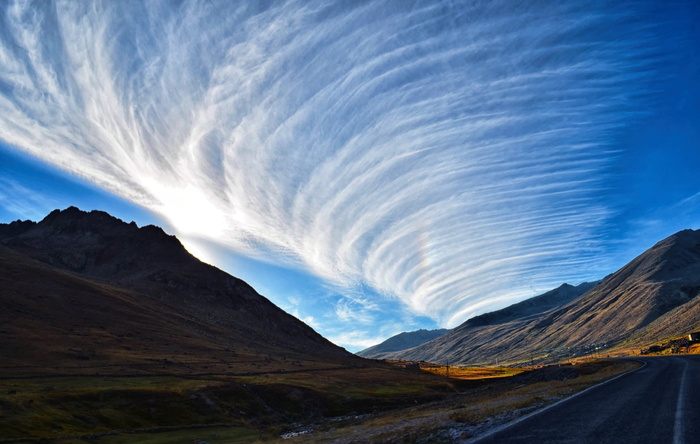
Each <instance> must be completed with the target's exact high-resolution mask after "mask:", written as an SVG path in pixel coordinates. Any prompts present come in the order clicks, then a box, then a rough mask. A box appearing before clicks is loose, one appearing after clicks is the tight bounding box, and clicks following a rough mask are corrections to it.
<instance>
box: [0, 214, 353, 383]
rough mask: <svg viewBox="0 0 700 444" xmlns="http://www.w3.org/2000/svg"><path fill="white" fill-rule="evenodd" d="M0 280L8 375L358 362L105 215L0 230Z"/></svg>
mask: <svg viewBox="0 0 700 444" xmlns="http://www.w3.org/2000/svg"><path fill="white" fill-rule="evenodd" d="M0 282H2V285H0V350H3V351H9V352H8V353H3V355H4V356H3V360H4V363H3V364H1V366H3V367H5V368H9V367H11V366H19V367H32V366H40V367H42V368H44V369H51V370H52V371H60V369H61V368H66V367H75V366H90V368H92V369H95V368H97V367H99V366H103V367H105V368H108V367H109V366H115V365H118V366H122V368H123V367H124V366H131V367H133V366H141V367H140V368H145V367H148V366H151V367H153V368H155V367H158V368H161V367H163V365H166V366H168V365H186V366H190V367H197V366H199V367H200V368H208V369H210V370H211V369H213V368H215V367H216V368H218V369H229V370H230V369H231V366H233V365H236V366H238V367H237V369H238V370H250V369H252V368H254V367H256V366H260V365H261V364H260V362H268V363H269V362H271V361H280V362H283V361H289V362H291V361H293V360H297V361H298V360H300V359H303V360H310V359H311V360H317V361H319V362H339V361H348V362H355V361H359V360H360V358H356V357H354V355H352V354H350V353H349V352H347V351H345V350H344V349H342V348H340V347H337V346H336V345H334V344H332V343H331V342H329V341H328V340H326V339H325V338H323V337H322V336H321V335H319V334H318V333H316V332H315V331H314V330H313V329H311V328H310V327H308V326H307V325H306V324H304V323H303V322H301V321H299V320H298V319H297V318H295V317H293V316H291V315H289V314H287V313H285V312H284V311H282V310H281V309H279V308H278V307H276V306H275V305H274V304H272V303H271V302H270V301H269V300H267V299H266V298H265V297H263V296H261V295H259V294H258V293H257V292H256V291H255V290H254V289H253V288H252V287H250V286H249V285H248V284H246V283H245V282H243V281H242V280H240V279H237V278H235V277H233V276H230V275H228V274H227V273H225V272H223V271H221V270H219V269H218V268H215V267H213V266H211V265H208V264H205V263H203V262H201V261H199V260H198V259H196V258H195V257H193V256H192V255H190V254H189V253H188V252H187V251H186V250H185V248H184V247H183V246H182V245H181V244H180V242H179V241H178V240H177V238H175V237H174V236H169V235H167V234H166V233H165V232H163V230H162V229H160V228H158V227H155V226H145V227H141V228H139V227H137V226H136V224H135V223H133V222H132V223H125V222H123V221H121V220H119V219H117V218H115V217H112V216H110V215H109V214H107V213H104V212H101V211H92V212H89V213H88V212H83V211H81V210H79V209H77V208H74V207H71V208H68V209H66V210H63V211H59V210H56V211H53V212H51V213H50V214H49V215H48V216H46V218H44V219H43V220H42V221H40V222H38V223H36V222H31V221H16V222H12V223H10V224H0ZM280 365H281V366H282V365H283V364H280Z"/></svg>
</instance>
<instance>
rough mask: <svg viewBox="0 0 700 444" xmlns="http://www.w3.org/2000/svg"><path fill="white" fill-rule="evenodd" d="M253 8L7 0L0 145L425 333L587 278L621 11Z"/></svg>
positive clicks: (620, 107)
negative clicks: (297, 270) (307, 274)
mask: <svg viewBox="0 0 700 444" xmlns="http://www.w3.org/2000/svg"><path fill="white" fill-rule="evenodd" d="M258 3H259V2H198V1H191V2H184V3H182V4H180V5H172V4H171V3H170V2H159V1H148V2H138V1H125V2H108V1H105V2H100V1H97V2H69V1H65V2H63V1H58V2H56V3H55V4H52V3H48V2H40V3H38V4H29V3H26V2H21V1H11V2H5V3H4V4H3V6H0V11H1V12H2V18H1V19H0V20H1V21H0V29H2V31H1V32H0V66H1V67H2V68H0V113H1V114H2V116H3V118H2V119H1V120H0V138H1V139H2V140H3V141H5V142H6V143H9V144H12V145H14V146H17V147H19V148H21V149H22V150H25V151H26V152H28V153H31V154H33V155H34V156H37V157H39V158H41V159H44V160H46V161H48V162H50V163H52V164H54V165H56V166H58V167H60V168H63V169H65V170H67V171H70V172H72V173H74V174H77V175H79V176H80V177H83V178H85V179H87V180H89V181H91V182H93V183H95V184H97V185H98V186H100V187H103V188H105V189H107V190H110V191H112V192H114V193H116V194H118V195H120V196H123V197H125V198H127V199H129V200H131V201H133V202H135V203H137V204H139V205H142V206H145V207H148V208H150V209H152V210H153V211H155V212H157V213H159V214H161V215H162V216H163V217H165V218H166V219H167V220H168V221H169V222H170V223H171V224H172V226H173V227H175V229H176V230H177V231H178V232H179V233H181V234H184V235H190V236H193V237H202V238H208V239H210V240H214V241H216V242H219V243H221V244H223V245H226V246H228V247H230V248H232V249H234V250H236V251H238V252H243V253H245V254H248V255H251V256H256V257H267V258H268V259H270V260H289V261H295V262H297V263H300V264H302V265H303V266H304V267H306V268H307V269H308V270H310V271H311V272H312V273H314V274H316V275H317V276H320V277H321V278H323V279H325V280H327V281H328V282H331V283H332V284H333V285H336V286H340V287H343V288H346V289H354V288H358V286H360V287H361V286H363V285H364V286H367V287H370V288H372V289H373V290H374V291H375V292H376V294H379V295H381V297H383V298H387V299H391V300H397V301H400V302H401V303H402V304H404V305H405V306H406V307H409V308H410V310H412V312H413V313H415V314H418V315H426V316H429V317H431V318H432V319H435V320H437V321H438V322H439V323H441V324H443V325H448V326H454V325H456V324H458V323H459V322H461V321H464V320H465V319H466V318H467V317H468V316H470V315H474V314H477V313H479V312H482V311H488V309H493V308H494V307H497V306H500V305H503V304H505V303H507V302H510V301H515V300H517V299H518V298H522V297H525V296H531V295H533V294H535V292H536V291H541V290H546V289H549V288H552V287H554V286H556V285H558V284H559V283H561V282H562V281H564V280H576V279H577V278H579V277H581V272H580V271H579V270H581V269H585V270H587V273H589V274H590V273H591V270H594V271H595V270H598V271H600V272H601V274H602V273H603V271H605V272H607V271H609V270H605V269H604V264H600V263H599V262H597V259H596V258H597V255H598V254H599V253H600V252H601V251H603V250H604V249H605V245H604V236H603V234H604V232H605V230H606V222H607V221H608V220H609V218H610V217H611V215H612V214H614V211H615V208H614V203H613V202H610V201H609V200H606V199H607V198H606V196H607V195H606V192H607V189H608V186H609V184H608V182H607V174H608V170H607V168H608V167H609V165H610V162H611V161H612V160H613V159H614V157H615V155H616V153H615V150H614V149H613V143H612V141H613V139H614V136H615V134H616V131H618V130H619V129H620V128H622V127H623V126H624V125H625V121H626V120H627V119H630V118H633V116H634V115H635V114H636V113H638V112H639V110H640V109H643V108H644V106H645V104H646V102H645V100H646V99H645V94H647V93H648V92H649V89H650V85H649V83H650V80H649V79H648V78H649V77H651V74H650V73H651V72H652V67H653V62H654V60H655V59H654V57H655V55H654V50H655V49H654V45H653V43H652V41H651V37H650V36H651V35H652V31H651V30H650V29H649V26H638V25H639V23H637V22H636V21H635V20H636V19H635V17H636V15H635V12H636V10H635V7H641V6H637V3H636V2H629V3H628V2H621V3H620V4H616V5H610V4H606V5H597V4H591V5H580V6H573V4H561V3H555V2H552V3H551V4H547V5H544V4H542V3H539V2H535V3H533V4H531V5H528V4H521V5H513V4H512V2H506V1H495V2H472V3H470V4H469V5H459V4H455V5H453V4H450V3H448V2H444V3H443V2H425V3H418V4H416V5H413V6H409V4H408V3H407V2H400V1H399V2H392V1H386V2H368V3H350V4H348V3H346V2H336V3H329V2H325V1H323V2H309V1H299V2H297V1H291V0H290V1H285V2H277V3H274V4H272V5H270V6H261V5H259V4H258ZM545 3H547V2H545ZM586 277H590V276H586ZM336 313H337V315H338V316H339V317H340V318H341V319H347V320H357V319H356V318H357V316H369V315H368V314H367V313H369V311H362V310H360V311H358V310H356V309H354V308H353V305H352V304H351V303H349V302H343V303H339V304H338V305H336ZM362 319H364V320H367V319H369V318H367V317H364V318H362ZM316 322H318V319H316Z"/></svg>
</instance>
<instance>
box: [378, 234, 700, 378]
mask: <svg viewBox="0 0 700 444" xmlns="http://www.w3.org/2000/svg"><path fill="white" fill-rule="evenodd" d="M698 294H700V230H698V231H693V230H684V231H681V232H679V233H676V234H674V235H672V236H670V237H668V238H667V239H664V240H663V241H661V242H659V243H657V244H656V245H654V246H653V247H652V248H650V249H649V250H647V251H646V252H644V253H642V254H641V255H640V256H638V257H637V258H635V259H634V260H632V261H631V262H630V263H629V264H627V265H626V266H624V267H623V268H621V269H620V270H618V271H617V272H615V273H613V274H611V275H609V276H608V277H606V278H605V279H603V280H602V281H601V282H600V283H598V284H597V285H596V286H595V287H593V288H591V289H590V290H589V291H587V292H586V293H584V294H583V295H581V296H579V297H577V298H575V299H573V300H571V301H570V302H568V303H565V304H564V305H561V306H555V305H553V306H552V308H550V309H548V310H545V311H541V309H540V308H537V309H534V310H531V311H528V309H525V310H521V308H523V307H524V306H520V307H518V306H519V305H520V304H525V305H527V303H528V301H524V302H523V303H520V304H516V305H514V306H511V307H508V308H506V309H504V310H501V311H497V312H494V313H489V314H486V315H482V316H478V317H476V318H472V319H470V320H468V321H466V322H465V323H463V324H462V325H460V326H458V327H456V328H455V329H453V330H452V331H451V332H450V333H448V334H446V335H444V336H441V337H439V338H436V339H434V340H432V341H430V342H427V343H425V344H423V345H420V346H418V347H414V348H412V349H410V350H406V351H403V352H397V353H394V354H392V355H390V357H392V358H395V359H411V360H425V361H431V362H445V361H449V362H450V363H453V364H455V365H456V364H472V365H478V364H494V363H495V362H496V361H497V360H498V361H499V362H501V363H504V362H506V363H522V362H530V361H532V360H541V361H545V360H546V359H553V358H554V357H555V356H557V355H559V356H561V355H562V354H566V353H572V350H574V351H573V352H574V353H576V352H578V351H580V349H582V348H584V347H586V346H590V345H591V344H598V346H600V344H601V343H604V344H605V347H607V348H610V347H613V348H614V347H622V346H626V347H641V346H643V345H647V344H650V343H654V342H657V341H660V340H663V339H667V338H672V337H678V336H682V335H685V334H687V333H689V332H691V331H697V330H699V329H700V298H697V296H698ZM543 296H545V295H543ZM545 308H546V304H545V305H543V307H542V309H545Z"/></svg>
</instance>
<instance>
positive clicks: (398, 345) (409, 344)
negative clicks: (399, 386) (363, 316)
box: [355, 328, 450, 359]
mask: <svg viewBox="0 0 700 444" xmlns="http://www.w3.org/2000/svg"><path fill="white" fill-rule="evenodd" d="M449 331H450V330H449V329H448V328H440V329H437V330H425V329H420V330H416V331H409V332H403V333H399V334H398V335H395V336H392V337H390V338H389V339H387V340H386V341H384V342H382V343H380V344H377V345H373V346H372V347H369V348H366V349H364V350H362V351H359V352H357V353H355V354H356V355H358V356H362V357H363V358H371V359H384V357H385V356H387V355H388V354H390V353H393V352H398V351H401V350H406V349H409V348H413V347H416V346H419V345H421V344H424V343H426V342H428V341H431V340H433V339H435V338H437V337H440V336H442V335H444V334H445V333H447V332H449Z"/></svg>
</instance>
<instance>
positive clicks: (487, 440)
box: [467, 355, 700, 444]
mask: <svg viewBox="0 0 700 444" xmlns="http://www.w3.org/2000/svg"><path fill="white" fill-rule="evenodd" d="M639 360H640V361H644V363H645V364H646V365H645V366H644V367H642V368H640V369H639V370H636V371H634V372H631V373H628V374H626V375H624V376H622V377H619V378H617V379H615V380H613V381H609V382H607V383H605V384H602V385H599V386H597V387H594V388H592V389H589V390H588V391H586V392H583V393H580V394H578V395H576V396H573V397H571V398H569V399H567V400H565V401H562V402H560V403H558V404H555V405H553V406H551V407H549V408H546V409H544V410H541V411H540V412H537V413H535V414H532V415H529V416H527V417H525V418H523V419H521V420H518V421H516V422H514V423H511V424H510V425H509V426H505V427H503V428H500V429H497V430H495V431H492V432H490V433H488V434H486V435H482V436H481V437H476V438H475V439H471V440H469V441H467V443H469V444H471V443H474V444H477V443H478V444H496V443H498V444H510V443H572V444H574V443H575V444H579V443H594V444H604V443H615V444H619V443H635V444H639V443H653V444H663V443H669V444H693V443H700V389H699V388H698V387H700V355H679V356H669V357H650V358H639Z"/></svg>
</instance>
